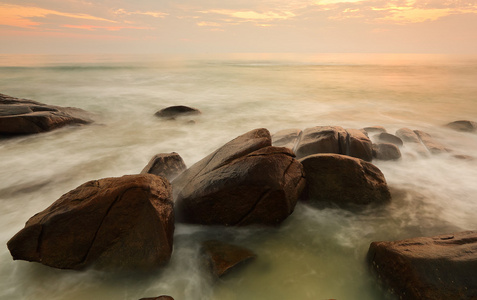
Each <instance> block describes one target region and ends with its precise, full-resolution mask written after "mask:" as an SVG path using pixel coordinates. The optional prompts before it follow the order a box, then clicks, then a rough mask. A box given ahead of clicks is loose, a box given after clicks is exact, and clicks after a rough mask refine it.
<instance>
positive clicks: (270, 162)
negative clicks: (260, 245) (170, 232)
mask: <svg viewBox="0 0 477 300" xmlns="http://www.w3.org/2000/svg"><path fill="white" fill-rule="evenodd" d="M270 144H271V137H270V133H269V132H268V130H266V129H256V130H252V131H250V132H248V133H246V134H244V135H241V136H239V137H237V138H235V139H234V140H232V141H230V142H228V143H227V144H225V145H224V146H222V147H221V148H219V149H218V150H216V151H215V152H213V153H212V154H210V155H209V156H207V157H205V158H204V159H202V160H201V161H199V162H197V163H196V164H194V165H193V166H192V167H190V168H189V169H187V170H186V171H185V172H183V173H182V174H181V175H179V176H178V177H177V178H176V179H175V180H174V181H173V182H172V184H173V190H174V195H175V196H174V198H175V205H176V214H177V218H178V220H180V221H182V222H187V223H196V224H207V225H236V226H242V225H250V224H261V225H278V224H280V223H281V222H282V221H283V220H285V219H286V218H287V217H288V216H289V215H290V214H291V213H292V212H293V210H294V208H295V205H296V202H297V199H298V196H299V194H300V193H301V191H302V190H303V187H304V184H305V180H304V178H303V177H304V175H303V167H302V165H301V164H300V163H298V161H297V160H295V159H294V154H293V152H292V151H291V150H290V149H287V148H279V147H272V146H270Z"/></svg>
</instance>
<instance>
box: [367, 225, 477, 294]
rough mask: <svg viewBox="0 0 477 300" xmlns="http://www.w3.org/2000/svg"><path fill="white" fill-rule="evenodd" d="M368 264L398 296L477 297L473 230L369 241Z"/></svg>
mask: <svg viewBox="0 0 477 300" xmlns="http://www.w3.org/2000/svg"><path fill="white" fill-rule="evenodd" d="M368 263H369V265H370V267H371V269H372V271H373V272H375V273H376V274H377V276H378V277H379V279H380V281H382V283H383V284H384V285H385V286H387V287H389V288H390V290H391V291H392V292H394V293H395V294H397V295H398V297H400V299H409V300H454V299H455V300H462V299H469V300H470V299H477V232H476V231H467V232H459V233H454V234H447V235H440V236H435V237H419V238H412V239H407V240H402V241H393V242H373V243H372V244H371V245H370V247H369V252H368Z"/></svg>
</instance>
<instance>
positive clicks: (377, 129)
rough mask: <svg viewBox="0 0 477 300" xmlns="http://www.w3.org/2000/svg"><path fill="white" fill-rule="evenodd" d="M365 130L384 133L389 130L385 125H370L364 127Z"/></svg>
mask: <svg viewBox="0 0 477 300" xmlns="http://www.w3.org/2000/svg"><path fill="white" fill-rule="evenodd" d="M363 130H364V131H366V132H367V133H382V132H387V131H386V128H384V127H383V126H370V127H364V128H363Z"/></svg>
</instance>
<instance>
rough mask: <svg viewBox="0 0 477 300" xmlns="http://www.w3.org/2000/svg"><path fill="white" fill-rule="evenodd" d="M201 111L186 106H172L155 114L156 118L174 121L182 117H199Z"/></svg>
mask: <svg viewBox="0 0 477 300" xmlns="http://www.w3.org/2000/svg"><path fill="white" fill-rule="evenodd" d="M199 114H201V111H200V110H198V109H197V108H193V107H188V106H184V105H177V106H170V107H166V108H164V109H161V110H160V111H158V112H156V113H155V116H157V117H160V118H167V119H174V118H176V117H180V116H190V115H199Z"/></svg>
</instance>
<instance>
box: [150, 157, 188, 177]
mask: <svg viewBox="0 0 477 300" xmlns="http://www.w3.org/2000/svg"><path fill="white" fill-rule="evenodd" d="M186 169H187V167H186V165H185V163H184V160H182V157H181V156H180V155H179V154H177V153H176V152H172V153H160V154H156V155H154V157H153V158H151V160H150V161H149V163H148V164H147V165H146V166H145V167H144V169H143V170H142V171H141V174H154V175H158V176H162V177H165V178H166V179H167V180H169V181H172V180H173V179H174V178H176V177H177V175H179V174H180V173H182V172H184V171H185V170H186Z"/></svg>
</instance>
